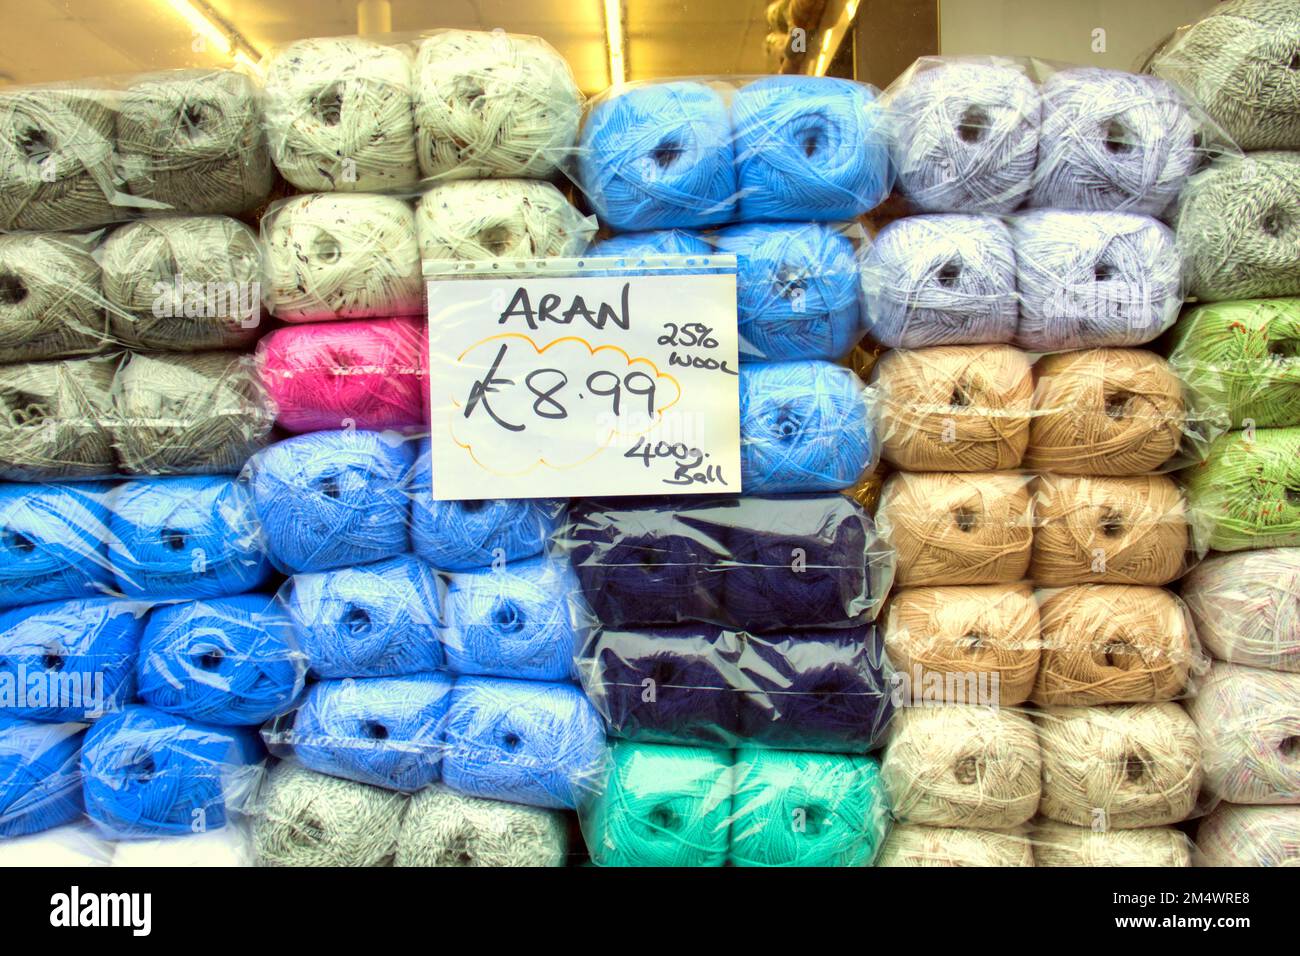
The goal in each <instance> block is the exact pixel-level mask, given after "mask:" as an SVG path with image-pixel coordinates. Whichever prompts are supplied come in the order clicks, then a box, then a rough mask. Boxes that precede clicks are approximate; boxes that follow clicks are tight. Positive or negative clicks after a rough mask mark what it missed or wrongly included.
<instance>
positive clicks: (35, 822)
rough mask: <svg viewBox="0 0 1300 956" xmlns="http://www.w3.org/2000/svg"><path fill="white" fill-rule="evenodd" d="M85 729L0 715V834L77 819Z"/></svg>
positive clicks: (18, 833) (36, 830) (31, 830)
mask: <svg viewBox="0 0 1300 956" xmlns="http://www.w3.org/2000/svg"><path fill="white" fill-rule="evenodd" d="M85 730H86V728H85V727H84V726H83V725H81V724H42V723H36V722H34V721H27V720H19V719H17V718H15V717H10V716H7V715H5V714H0V837H19V836H25V835H27V834H29V833H39V832H41V831H42V830H48V829H50V828H51V827H57V826H61V825H63V824H65V823H71V822H73V821H74V820H77V819H79V818H80V817H81V813H82V808H83V807H82V802H81V768H80V766H79V763H80V760H81V741H82V738H83V737H84V736H85Z"/></svg>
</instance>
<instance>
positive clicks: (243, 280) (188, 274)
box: [100, 216, 262, 352]
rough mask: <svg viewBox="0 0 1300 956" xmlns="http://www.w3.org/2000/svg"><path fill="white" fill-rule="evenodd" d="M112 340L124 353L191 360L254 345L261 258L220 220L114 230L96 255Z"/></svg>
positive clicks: (244, 233)
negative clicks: (133, 350) (154, 352)
mask: <svg viewBox="0 0 1300 956" xmlns="http://www.w3.org/2000/svg"><path fill="white" fill-rule="evenodd" d="M100 262H101V263H102V265H103V269H104V278H103V283H104V298H105V299H106V300H107V301H108V306H109V317H110V318H111V320H112V324H113V332H114V334H116V335H117V337H118V338H119V339H120V340H121V341H123V342H125V343H126V344H127V345H132V346H136V347H138V348H145V349H166V350H168V351H174V352H193V351H196V350H199V349H219V348H237V347H239V346H242V345H247V344H249V343H251V342H253V341H254V340H256V338H257V336H258V334H259V332H260V329H259V328H258V325H259V323H260V320H261V312H262V310H261V303H260V302H259V296H260V294H261V285H260V275H261V254H260V252H259V251H258V248H257V237H256V236H254V235H253V231H252V230H251V229H249V228H248V227H247V226H245V225H244V224H243V223H241V222H239V221H237V220H235V219H227V218H225V217H224V216H165V217H161V218H157V219H148V220H145V221H143V222H133V223H130V224H128V225H125V226H123V227H122V228H120V229H118V230H116V231H115V232H114V233H113V234H112V235H110V236H109V237H108V239H107V240H106V241H105V242H104V245H103V247H102V248H101V250H100Z"/></svg>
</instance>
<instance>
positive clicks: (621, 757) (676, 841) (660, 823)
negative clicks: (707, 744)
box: [582, 741, 732, 867]
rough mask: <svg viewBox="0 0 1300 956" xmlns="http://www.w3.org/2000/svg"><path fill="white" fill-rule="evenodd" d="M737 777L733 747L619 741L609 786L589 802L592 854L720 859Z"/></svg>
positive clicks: (667, 861) (639, 859)
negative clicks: (734, 775)
mask: <svg viewBox="0 0 1300 956" xmlns="http://www.w3.org/2000/svg"><path fill="white" fill-rule="evenodd" d="M731 777H732V770H731V752H730V751H727V750H702V749H699V748H695V747H672V746H668V745H664V744H634V743H628V742H626V741H622V742H619V743H616V744H615V745H614V746H613V748H612V754H611V759H610V763H609V774H608V776H607V778H606V782H605V788H604V790H603V791H602V792H601V793H600V794H599V795H598V796H597V797H595V798H594V799H593V800H592V801H591V803H590V804H589V805H588V806H586V807H584V808H583V813H582V828H583V834H584V836H585V837H586V839H587V847H588V849H589V850H590V852H591V859H592V862H594V863H597V864H599V865H600V866H692V867H694V866H722V864H723V863H724V862H725V861H726V858H727V834H728V821H729V818H730V816H731Z"/></svg>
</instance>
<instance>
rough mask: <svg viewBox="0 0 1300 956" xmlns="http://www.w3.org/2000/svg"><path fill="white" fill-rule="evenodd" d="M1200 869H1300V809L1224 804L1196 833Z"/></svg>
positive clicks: (1206, 819)
mask: <svg viewBox="0 0 1300 956" xmlns="http://www.w3.org/2000/svg"><path fill="white" fill-rule="evenodd" d="M1196 851H1197V858H1196V862H1197V864H1198V865H1199V866H1300V807H1243V806H1239V805H1237V804H1235V803H1221V804H1219V805H1218V806H1217V807H1215V808H1214V811H1213V812H1212V813H1211V814H1210V815H1209V816H1207V817H1206V818H1205V819H1204V820H1202V821H1201V825H1200V826H1199V827H1198V828H1197V830H1196Z"/></svg>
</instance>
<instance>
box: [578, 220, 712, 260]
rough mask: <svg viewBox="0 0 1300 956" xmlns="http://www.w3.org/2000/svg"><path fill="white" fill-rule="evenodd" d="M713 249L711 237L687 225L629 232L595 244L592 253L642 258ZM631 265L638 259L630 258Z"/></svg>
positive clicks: (588, 253)
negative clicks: (708, 237) (685, 227)
mask: <svg viewBox="0 0 1300 956" xmlns="http://www.w3.org/2000/svg"><path fill="white" fill-rule="evenodd" d="M712 251H713V247H712V246H711V245H709V243H708V240H706V239H705V238H704V237H703V236H701V235H700V234H699V233H697V232H691V231H690V230H687V229H659V230H653V231H650V232H625V233H622V234H621V235H617V236H610V237H609V238H608V239H602V240H600V242H597V243H594V244H592V246H591V248H590V249H588V250H587V255H588V256H589V257H596V256H600V257H603V258H609V259H616V258H628V259H638V258H643V257H645V256H707V255H708V254H709V253H711V252H712ZM628 264H629V265H634V264H635V263H633V262H629V263H628Z"/></svg>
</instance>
